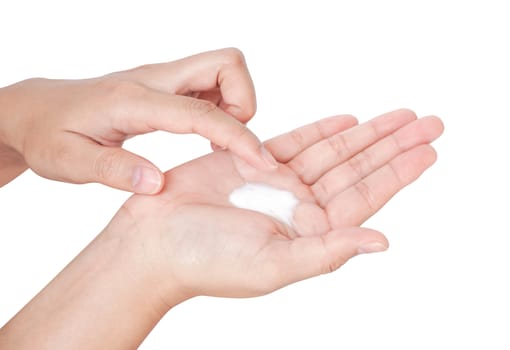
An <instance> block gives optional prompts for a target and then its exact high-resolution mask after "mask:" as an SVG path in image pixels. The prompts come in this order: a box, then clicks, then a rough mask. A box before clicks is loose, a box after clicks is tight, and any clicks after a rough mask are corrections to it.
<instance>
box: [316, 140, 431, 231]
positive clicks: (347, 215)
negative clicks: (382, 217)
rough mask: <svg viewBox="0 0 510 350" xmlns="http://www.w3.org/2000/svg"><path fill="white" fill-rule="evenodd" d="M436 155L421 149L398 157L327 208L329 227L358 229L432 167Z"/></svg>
mask: <svg viewBox="0 0 510 350" xmlns="http://www.w3.org/2000/svg"><path fill="white" fill-rule="evenodd" d="M436 157H437V156H436V152H435V150H434V149H433V148H432V146H430V145H420V146H417V147H415V148H413V149H411V150H409V151H407V152H404V153H402V154H400V155H399V156H397V157H396V158H395V159H393V160H392V161H390V162H389V163H387V164H386V165H384V166H383V167H381V168H379V169H378V170H376V171H375V172H373V173H372V174H370V175H369V176H367V177H366V178H364V179H362V180H361V181H359V182H357V183H356V184H354V185H352V186H351V187H349V188H348V189H346V190H345V191H343V192H342V193H340V194H339V195H337V196H336V197H335V198H333V199H331V201H330V202H329V203H328V205H327V206H326V212H327V214H328V219H329V222H330V224H331V227H334V228H338V227H350V226H358V225H360V224H362V223H363V222H365V220H367V219H368V218H369V217H370V216H372V215H373V214H375V213H376V212H377V211H378V210H379V209H380V208H381V207H382V206H383V205H384V204H386V202H388V201H389V200H390V199H391V197H393V196H394V195H395V194H396V193H397V192H399V191H400V190H401V189H402V188H404V187H405V186H407V185H408V184H410V183H412V182H413V181H415V180H416V179H417V178H418V177H419V176H420V175H421V174H422V173H423V172H424V171H425V170H426V169H427V168H428V167H430V166H431V165H432V164H434V162H435V160H436Z"/></svg>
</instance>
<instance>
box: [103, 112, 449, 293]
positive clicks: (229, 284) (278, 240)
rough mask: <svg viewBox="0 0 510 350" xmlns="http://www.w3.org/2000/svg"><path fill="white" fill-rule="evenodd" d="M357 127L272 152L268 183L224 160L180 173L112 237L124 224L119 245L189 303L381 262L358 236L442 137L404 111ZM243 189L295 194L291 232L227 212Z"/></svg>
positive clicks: (320, 129) (367, 239)
mask: <svg viewBox="0 0 510 350" xmlns="http://www.w3.org/2000/svg"><path fill="white" fill-rule="evenodd" d="M355 124H356V120H355V119H354V118H352V117H345V116H344V117H333V118H328V119H324V120H322V121H319V122H316V123H314V124H311V125H308V126H304V127H302V128H299V129H297V130H295V131H293V132H290V133H288V134H285V135H282V136H279V137H277V138H275V139H272V140H270V141H267V142H266V143H265V145H266V147H267V148H268V149H269V150H271V152H272V154H273V155H274V156H275V158H276V159H277V160H278V161H279V163H280V164H279V167H278V170H277V171H274V172H272V173H267V172H261V171H259V170H257V169H255V168H253V167H252V166H250V165H248V164H247V163H246V162H244V161H243V160H241V159H240V158H238V157H236V156H235V155H233V154H232V153H231V152H216V153H212V154H209V155H207V156H204V157H202V158H198V159H195V160H193V161H191V162H188V163H186V164H183V165H181V166H179V167H177V168H175V169H173V170H171V171H169V172H167V173H166V183H167V186H166V187H165V188H164V189H163V191H162V192H161V193H160V194H159V195H157V196H139V195H135V196H133V197H131V198H130V199H129V200H128V201H127V202H126V203H125V205H124V206H123V207H122V209H121V210H120V211H119V213H118V215H117V216H116V217H115V218H114V220H113V221H112V223H111V224H110V227H111V228H112V230H111V231H112V232H115V227H116V226H117V225H118V223H120V222H123V223H129V224H127V225H124V226H123V227H127V229H125V230H124V229H123V230H122V233H121V236H122V237H124V238H125V237H131V238H134V241H135V242H137V243H136V244H137V245H138V246H139V247H143V248H141V249H143V250H144V251H145V252H144V253H143V254H140V256H144V260H145V261H144V263H145V264H147V265H148V266H151V269H150V270H151V271H156V272H157V273H158V274H159V275H160V276H163V277H161V278H160V280H162V281H163V282H162V283H163V284H165V283H166V282H165V280H168V281H169V282H168V290H172V288H174V290H175V286H176V285H177V286H179V288H180V289H179V290H180V292H181V293H185V294H186V293H187V294H188V295H189V296H194V295H215V296H241V297H242V296H254V295H260V294H264V293H268V292H270V291H272V290H275V289H277V288H280V287H282V286H285V285H287V284H289V283H292V282H295V281H298V280H302V279H305V278H308V277H311V276H315V275H318V274H321V273H326V272H331V271H333V270H335V269H337V268H338V267H340V266H341V265H342V264H344V263H345V262H346V261H347V260H348V259H350V258H351V257H353V256H355V255H357V254H359V253H369V252H375V251H380V250H384V249H386V248H387V246H388V243H387V241H386V239H385V238H384V236H383V235H382V234H380V233H378V232H376V231H373V230H369V229H364V228H360V227H359V225H361V224H362V223H363V222H364V221H365V220H366V219H367V218H369V217H370V216H371V215H373V214H374V213H375V212H377V211H378V210H379V209H380V208H381V207H382V206H383V205H384V204H385V203H386V202H387V201H388V200H389V199H390V198H391V197H392V196H393V195H394V194H395V193H397V192H398V191H399V190H401V189H402V188H403V187H404V186H406V185H408V184H409V183H411V182H412V181H414V180H415V179H416V178H417V177H418V176H419V175H420V174H421V173H422V172H423V171H425V169H426V168H428V167H429V166H430V165H432V164H433V162H434V161H435V158H436V154H435V151H434V149H433V148H432V147H431V146H430V145H429V143H430V142H432V141H433V140H434V139H435V138H437V137H438V136H439V135H440V134H441V133H442V129H443V126H442V123H441V121H440V120H439V119H438V118H436V117H426V118H422V119H418V120H416V116H415V115H414V113H412V112H409V111H406V110H399V111H395V112H392V113H388V114H386V115H383V116H381V117H378V118H375V119H373V120H371V121H369V122H367V123H365V124H362V125H359V126H354V125H355ZM246 182H262V183H267V184H270V185H273V186H275V187H279V188H282V189H286V190H289V191H292V192H293V193H294V194H295V195H296V196H297V198H298V199H299V201H300V204H298V206H297V209H296V211H295V215H294V227H292V228H291V227H288V226H286V225H284V224H282V223H281V222H279V221H277V220H275V219H273V218H272V217H269V216H266V215H263V214H260V213H257V212H253V211H249V210H244V209H239V208H235V207H233V206H232V205H231V203H229V194H230V193H231V191H232V190H233V189H235V188H237V187H239V186H241V185H242V184H244V183H246ZM127 232H129V233H127Z"/></svg>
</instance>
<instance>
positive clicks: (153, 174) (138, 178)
mask: <svg viewBox="0 0 510 350" xmlns="http://www.w3.org/2000/svg"><path fill="white" fill-rule="evenodd" d="M132 184H133V189H134V191H135V192H136V193H144V194H154V193H157V192H158V191H159V189H160V187H161V175H160V173H159V172H158V171H157V170H154V169H151V168H147V167H144V166H141V167H138V168H136V169H135V171H134V172H133V177H132Z"/></svg>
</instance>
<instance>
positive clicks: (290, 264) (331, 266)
mask: <svg viewBox="0 0 510 350" xmlns="http://www.w3.org/2000/svg"><path fill="white" fill-rule="evenodd" d="M387 248H388V241H387V240H386V238H385V237H384V235H382V234H381V233H379V232H377V231H374V230H370V229H366V228H360V227H349V228H345V229H341V230H335V231H331V232H329V233H327V234H323V235H321V236H308V237H299V238H295V239H293V240H290V241H279V242H275V243H274V244H273V246H272V247H271V250H270V251H268V254H269V259H268V260H269V261H270V262H271V263H270V264H268V265H269V266H268V271H269V272H268V273H267V275H268V276H272V277H273V278H274V282H272V284H273V285H275V286H277V288H280V287H283V286H285V285H288V284H291V283H294V282H297V281H301V280H304V279H306V278H310V277H314V276H317V275H320V274H325V273H330V272H333V271H335V270H337V269H338V268H339V267H340V266H342V265H343V264H345V263H346V262H347V261H348V260H349V259H351V258H352V257H354V256H356V255H358V254H361V253H374V252H379V251H383V250H386V249H387ZM275 265H276V266H275ZM271 273H272V275H271Z"/></svg>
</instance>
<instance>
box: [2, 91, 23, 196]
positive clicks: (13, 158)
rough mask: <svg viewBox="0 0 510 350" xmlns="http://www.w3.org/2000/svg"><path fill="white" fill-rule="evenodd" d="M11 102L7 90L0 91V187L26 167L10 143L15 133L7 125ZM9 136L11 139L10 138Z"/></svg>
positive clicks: (9, 125)
mask: <svg viewBox="0 0 510 350" xmlns="http://www.w3.org/2000/svg"><path fill="white" fill-rule="evenodd" d="M13 104H14V103H13V101H11V98H10V97H9V96H8V88H1V89H0V187H2V186H3V185H5V184H7V183H9V182H10V181H11V180H13V179H14V178H16V177H17V176H18V175H20V174H21V173H23V172H24V171H25V170H26V169H27V168H28V167H27V165H26V163H25V160H24V159H23V157H22V155H21V154H20V153H19V152H17V151H16V150H14V149H13V148H12V147H11V145H10V143H9V142H10V141H9V140H11V138H12V135H11V134H12V133H14V132H16V130H13V129H12V127H11V123H9V118H12V115H13V113H12V109H13V107H12V105H13ZM10 136H11V137H10Z"/></svg>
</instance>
